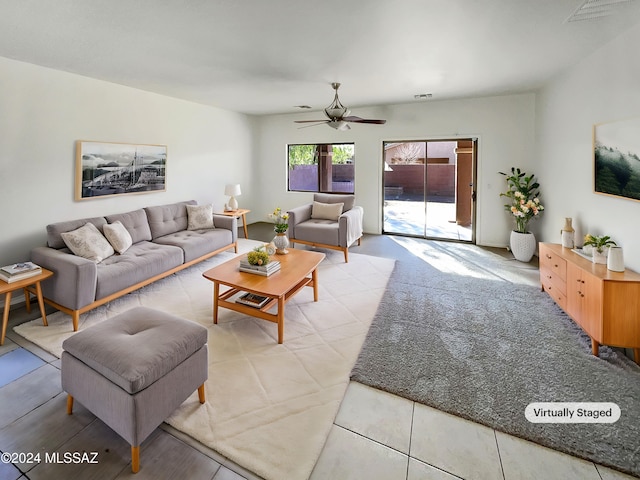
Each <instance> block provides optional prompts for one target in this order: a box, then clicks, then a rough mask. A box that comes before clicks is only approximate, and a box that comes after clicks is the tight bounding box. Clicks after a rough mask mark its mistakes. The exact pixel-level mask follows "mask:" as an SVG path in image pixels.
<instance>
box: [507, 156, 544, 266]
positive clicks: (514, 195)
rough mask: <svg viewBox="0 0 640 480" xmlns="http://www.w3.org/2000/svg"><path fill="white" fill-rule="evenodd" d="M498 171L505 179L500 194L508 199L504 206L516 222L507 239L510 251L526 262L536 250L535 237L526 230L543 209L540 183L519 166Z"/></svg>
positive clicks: (517, 258)
mask: <svg viewBox="0 0 640 480" xmlns="http://www.w3.org/2000/svg"><path fill="white" fill-rule="evenodd" d="M499 173H500V174H501V175H504V176H505V177H506V180H507V191H506V192H504V193H501V194H500V196H501V197H507V198H509V199H510V201H509V203H507V204H505V206H504V207H505V210H507V212H509V213H510V214H511V216H512V217H513V219H514V220H515V223H516V228H515V229H514V230H512V231H511V237H510V239H509V245H510V247H511V252H512V253H513V256H514V257H515V258H516V260H519V261H521V262H528V261H530V260H531V257H533V254H534V253H535V251H536V237H535V236H534V235H533V233H531V232H529V230H528V226H529V222H530V221H531V219H533V218H537V217H538V216H539V215H540V214H541V213H542V211H543V210H544V206H542V204H541V203H540V199H539V198H538V196H539V195H540V191H539V188H540V184H539V183H538V182H536V181H535V178H534V175H533V174H531V175H527V174H526V173H524V172H521V171H520V169H519V168H515V167H511V173H510V174H509V173H504V172H499Z"/></svg>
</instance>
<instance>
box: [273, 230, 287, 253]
mask: <svg viewBox="0 0 640 480" xmlns="http://www.w3.org/2000/svg"><path fill="white" fill-rule="evenodd" d="M273 244H274V245H275V246H276V253H277V254H278V255H286V254H287V253H289V250H287V248H288V247H289V238H288V237H287V234H286V232H285V233H276V236H275V237H274V238H273Z"/></svg>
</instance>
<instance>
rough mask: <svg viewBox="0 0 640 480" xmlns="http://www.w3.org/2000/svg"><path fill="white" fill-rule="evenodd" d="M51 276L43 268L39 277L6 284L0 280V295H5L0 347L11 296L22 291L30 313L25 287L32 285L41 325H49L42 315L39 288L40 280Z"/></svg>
mask: <svg viewBox="0 0 640 480" xmlns="http://www.w3.org/2000/svg"><path fill="white" fill-rule="evenodd" d="M52 275H53V272H52V271H50V270H47V269H46V268H43V269H42V273H40V274H39V275H34V276H33V277H29V278H25V279H23V280H18V281H17V282H13V283H7V282H5V281H3V280H0V295H1V294H3V293H4V294H5V296H4V313H3V315H2V336H1V337H0V345H4V336H5V334H6V333H7V323H8V321H9V310H10V309H11V294H12V293H13V292H15V291H16V290H20V289H23V290H24V299H25V301H26V305H27V312H31V301H30V298H29V290H28V289H27V287H30V286H32V285H33V286H34V287H35V293H36V297H37V298H38V305H39V306H40V314H41V315H42V323H43V324H44V326H45V327H46V326H47V325H49V324H48V323H47V316H46V315H45V313H44V300H43V299H42V289H41V288H40V282H41V281H42V280H46V279H47V278H49V277H51V276H52Z"/></svg>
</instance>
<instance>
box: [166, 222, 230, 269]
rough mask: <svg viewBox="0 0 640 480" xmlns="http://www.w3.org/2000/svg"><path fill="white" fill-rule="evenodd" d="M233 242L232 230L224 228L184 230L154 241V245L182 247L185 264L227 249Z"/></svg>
mask: <svg viewBox="0 0 640 480" xmlns="http://www.w3.org/2000/svg"><path fill="white" fill-rule="evenodd" d="M232 242H233V234H232V233H231V230H227V229H224V228H215V229H202V230H183V231H181V232H176V233H172V234H169V235H165V236H164V237H159V238H156V239H155V240H154V243H158V244H162V245H173V246H176V247H180V248H181V249H182V250H183V251H184V261H185V262H190V261H191V260H195V259H196V258H199V257H201V256H203V255H206V254H207V253H211V252H213V251H214V250H218V249H220V248H223V247H226V246H227V245H230V244H231V243H232Z"/></svg>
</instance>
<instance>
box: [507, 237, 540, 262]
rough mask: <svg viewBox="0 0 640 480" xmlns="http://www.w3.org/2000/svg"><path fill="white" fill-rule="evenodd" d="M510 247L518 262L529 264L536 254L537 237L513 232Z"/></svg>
mask: <svg viewBox="0 0 640 480" xmlns="http://www.w3.org/2000/svg"><path fill="white" fill-rule="evenodd" d="M509 246H510V247H511V253H513V256H514V257H515V258H516V260H518V261H520V262H529V261H531V258H532V257H533V254H534V253H536V237H535V235H534V234H533V233H531V232H527V233H519V232H516V231H515V230H512V231H511V238H510V239H509Z"/></svg>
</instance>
